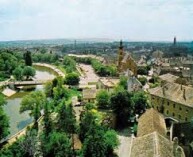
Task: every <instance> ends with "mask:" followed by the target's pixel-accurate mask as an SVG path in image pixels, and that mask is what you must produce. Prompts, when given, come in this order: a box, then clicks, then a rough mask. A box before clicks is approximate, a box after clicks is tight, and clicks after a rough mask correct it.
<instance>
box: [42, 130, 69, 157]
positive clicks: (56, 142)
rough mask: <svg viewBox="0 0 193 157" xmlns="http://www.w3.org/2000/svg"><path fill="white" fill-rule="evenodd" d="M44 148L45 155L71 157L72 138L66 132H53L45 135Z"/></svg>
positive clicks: (49, 156)
mask: <svg viewBox="0 0 193 157" xmlns="http://www.w3.org/2000/svg"><path fill="white" fill-rule="evenodd" d="M42 150H43V154H44V156H45V157H51V156H53V157H64V156H65V157H71V156H72V150H71V140H70V139H69V138H68V137H67V135H66V134H65V133H64V132H62V133H60V132H52V133H50V134H49V135H48V136H43V140H42Z"/></svg>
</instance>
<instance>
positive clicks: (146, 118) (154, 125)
mask: <svg viewBox="0 0 193 157" xmlns="http://www.w3.org/2000/svg"><path fill="white" fill-rule="evenodd" d="M147 124H148V125H147ZM155 131H156V132H158V133H159V134H160V135H162V136H164V137H166V131H167V130H166V124H165V120H164V116H163V115H161V114H160V113H158V111H156V110H155V109H153V108H151V109H149V110H147V111H146V112H145V113H144V114H142V116H141V117H140V118H139V120H138V130H137V137H140V136H144V135H147V134H150V133H153V132H155Z"/></svg>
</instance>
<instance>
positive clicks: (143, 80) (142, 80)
mask: <svg viewBox="0 0 193 157" xmlns="http://www.w3.org/2000/svg"><path fill="white" fill-rule="evenodd" d="M138 80H139V81H140V82H141V84H142V85H143V86H144V85H145V84H146V83H147V79H146V78H145V77H140V78H138Z"/></svg>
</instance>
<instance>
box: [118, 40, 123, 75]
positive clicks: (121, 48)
mask: <svg viewBox="0 0 193 157" xmlns="http://www.w3.org/2000/svg"><path fill="white" fill-rule="evenodd" d="M123 57H124V52H123V42H122V40H121V41H120V45H119V50H118V65H117V66H118V70H119V71H120V70H121V61H122V60H123Z"/></svg>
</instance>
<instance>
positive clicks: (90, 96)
mask: <svg viewBox="0 0 193 157" xmlns="http://www.w3.org/2000/svg"><path fill="white" fill-rule="evenodd" d="M96 93H97V90H96V89H94V88H86V89H83V91H82V95H83V102H85V103H87V102H95V99H96Z"/></svg>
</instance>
